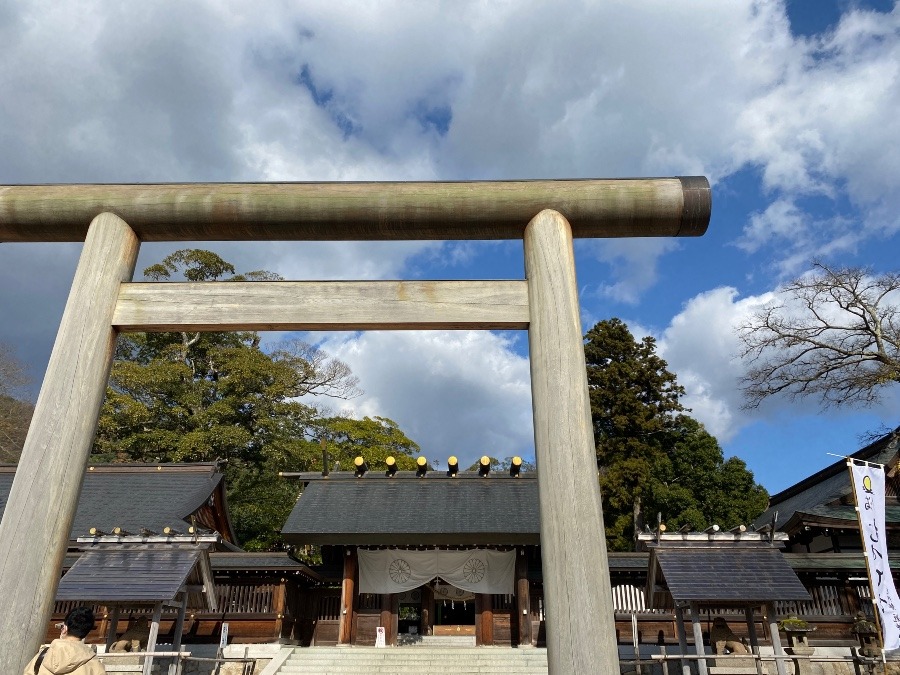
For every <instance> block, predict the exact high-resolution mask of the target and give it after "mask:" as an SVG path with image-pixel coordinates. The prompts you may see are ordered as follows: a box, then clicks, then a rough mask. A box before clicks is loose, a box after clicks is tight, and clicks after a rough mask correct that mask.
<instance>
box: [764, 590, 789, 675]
mask: <svg viewBox="0 0 900 675" xmlns="http://www.w3.org/2000/svg"><path fill="white" fill-rule="evenodd" d="M766 615H767V616H768V619H769V633H770V635H771V637H772V651H773V652H775V671H776V672H777V673H778V675H787V666H785V665H784V664H785V659H783V658H778V657H783V656H784V650H783V649H782V648H781V636H780V635H779V634H778V616H777V615H776V614H775V603H774V602H770V603H767V604H766Z"/></svg>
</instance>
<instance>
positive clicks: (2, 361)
mask: <svg viewBox="0 0 900 675" xmlns="http://www.w3.org/2000/svg"><path fill="white" fill-rule="evenodd" d="M26 381H27V378H26V377H25V369H24V368H23V367H22V364H21V363H19V361H18V360H17V359H16V358H15V357H14V356H13V354H12V351H11V350H10V349H9V347H7V346H6V345H3V344H0V396H12V394H13V392H14V391H15V390H16V389H18V388H19V387H21V386H22V385H23V384H25V383H26Z"/></svg>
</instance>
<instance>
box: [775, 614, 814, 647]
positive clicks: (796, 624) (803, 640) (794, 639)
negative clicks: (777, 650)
mask: <svg viewBox="0 0 900 675" xmlns="http://www.w3.org/2000/svg"><path fill="white" fill-rule="evenodd" d="M778 627H779V628H780V629H781V630H783V631H784V634H785V635H787V639H788V646H789V647H792V648H794V647H809V643H808V642H807V637H808V634H809V633H811V632H812V631H814V630H815V629H816V627H815V626H810V625H809V621H806V620H805V619H801V618H800V617H799V616H797V615H796V614H791V615H790V616H789V617H787V618H785V619H782V620H781V621H779V622H778Z"/></svg>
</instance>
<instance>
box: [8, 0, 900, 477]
mask: <svg viewBox="0 0 900 675" xmlns="http://www.w3.org/2000/svg"><path fill="white" fill-rule="evenodd" d="M898 38H900V9H897V8H895V7H894V5H893V3H890V2H884V1H879V2H875V1H871V2H862V1H860V2H849V1H827V0H815V1H813V0H806V1H793V2H776V1H771V2H751V1H749V0H748V1H735V2H721V0H695V1H693V2H684V3H673V2H668V1H664V0H653V1H651V0H647V1H645V2H625V1H624V0H622V1H614V2H602V3H601V2H562V3H541V2H528V1H527V0H521V1H517V2H493V3H483V2H474V1H473V2H467V1H465V0H459V1H457V2H453V3H448V2H417V3H411V2H400V1H398V2H389V1H387V0H385V1H384V2H377V3H375V2H370V3H335V2H304V3H289V2H277V3H275V2H273V3H269V4H267V5H266V6H265V9H264V10H260V9H251V8H249V6H247V5H246V3H237V2H202V1H198V2H194V3H182V2H157V3H142V4H137V3H105V2H90V1H88V2H78V3H75V2H40V1H38V2H30V3H15V2H3V1H2V0H0V81H2V82H3V83H4V85H3V92H4V93H3V98H2V103H0V184H15V183H49V182H93V181H98V182H114V183H116V182H122V183H124V182H141V181H162V182H177V181H244V180H251V181H267V180H279V181H280V180H304V181H317V180H321V181H326V180H328V181H330V180H460V179H465V180H472V179H515V178H579V177H621V176H674V175H706V176H708V177H709V179H710V181H711V183H712V185H713V217H712V222H711V224H710V228H709V231H708V233H707V234H706V235H705V236H704V237H702V238H698V239H679V240H666V239H641V240H603V241H579V242H577V245H576V257H577V265H578V279H579V286H580V291H581V303H582V314H583V317H582V319H583V324H584V328H585V330H587V329H588V328H589V327H590V326H591V325H593V323H594V322H596V321H598V320H600V319H602V318H605V317H610V316H618V317H620V318H622V319H623V320H625V321H626V322H627V323H628V324H629V325H630V326H631V327H632V329H633V330H634V332H635V333H636V334H638V335H639V336H640V335H644V334H651V335H653V336H654V337H656V338H657V340H658V341H659V347H660V352H661V354H662V355H663V356H664V357H665V358H666V359H667V360H668V362H669V364H670V367H671V369H672V370H673V371H675V372H676V373H677V375H678V377H679V380H680V382H681V383H682V384H683V385H684V386H685V387H686V389H687V391H688V395H687V397H686V399H685V403H686V405H688V406H689V407H690V408H692V410H693V411H694V414H695V416H696V417H698V419H700V420H701V421H702V422H703V423H704V424H706V426H707V428H709V429H710V431H712V432H713V433H714V434H715V435H716V436H717V437H718V438H719V439H720V442H721V443H722V445H723V447H724V449H725V451H726V454H728V455H737V456H739V457H741V458H742V459H744V460H745V461H746V462H747V463H748V464H749V466H750V468H751V469H752V470H753V471H754V472H755V474H756V476H757V478H758V480H759V481H760V482H761V483H762V484H763V485H765V487H766V488H767V489H769V490H770V491H771V492H777V491H779V490H781V489H783V488H785V487H787V486H788V485H790V484H791V483H793V482H794V481H796V480H799V479H800V478H802V477H804V476H805V475H808V474H809V473H811V472H813V471H816V470H818V469H820V468H822V467H823V466H825V465H827V464H830V463H831V462H832V461H833V460H834V458H833V457H829V456H828V455H827V454H826V453H828V452H834V453H847V452H850V451H852V450H854V449H856V448H858V447H859V446H860V445H861V440H860V435H861V434H863V433H865V432H867V431H871V430H873V429H876V428H879V427H881V426H889V427H894V426H896V425H897V414H896V411H897V409H898V403H900V399H898V394H897V391H896V390H888V391H887V392H886V395H885V399H884V401H883V402H882V404H881V405H879V406H876V407H873V408H871V409H868V410H863V411H854V410H850V411H840V412H835V411H829V412H828V413H827V414H822V412H821V411H820V410H819V407H818V404H817V403H816V402H815V401H800V402H791V401H787V400H779V401H771V402H769V403H767V404H766V405H764V406H762V407H761V408H760V409H758V410H755V411H745V410H742V409H741V398H740V394H739V391H738V389H737V380H738V378H739V376H740V374H741V373H742V372H743V368H744V365H743V364H741V363H740V361H739V360H737V359H736V358H735V355H736V352H737V350H738V344H737V341H736V338H735V334H734V326H735V325H737V324H738V323H740V320H741V318H742V317H746V316H747V315H748V314H749V313H751V312H752V311H754V309H756V308H758V307H760V306H761V304H762V303H764V302H766V301H767V300H770V299H772V298H776V297H777V294H778V292H779V288H780V286H781V284H783V283H784V282H785V281H787V280H789V279H790V278H792V277H794V276H796V275H799V274H802V273H803V272H805V271H806V270H808V269H809V263H810V261H811V260H812V259H813V258H820V259H822V260H824V261H826V262H829V263H833V264H836V265H859V266H870V267H872V268H873V269H874V270H875V271H886V270H896V269H897V266H896V265H897V264H896V251H897V250H898V243H900V242H898V232H900V217H898V215H897V214H898V213H900V196H898V192H897V190H896V183H897V178H898V176H900V155H898V154H897V153H896V152H895V148H896V147H897V141H898V138H900V121H898V119H900V116H898V115H897V110H898V109H900V39H898ZM208 247H209V248H213V249H214V250H216V251H217V252H219V253H220V254H221V255H223V257H225V258H227V259H229V260H231V261H232V262H234V263H235V264H236V266H237V267H238V268H239V269H241V270H251V269H260V268H265V269H269V270H272V271H275V272H278V273H280V274H282V275H283V276H284V277H286V278H293V279H396V278H434V279H441V278H521V277H522V275H523V264H522V248H521V244H520V243H519V242H473V243H458V242H457V243H441V242H396V243H383V244H374V245H373V244H371V243H349V244H343V243H341V244H338V243H336V244H326V243H317V244H301V243H293V244H281V243H267V242H261V243H256V244H234V243H221V244H216V245H208ZM79 249H80V246H79V245H75V244H66V245H28V244H2V245H0V342H3V343H5V344H8V345H9V346H11V347H12V348H13V349H14V351H15V353H16V355H17V356H18V357H19V358H20V359H21V360H23V361H24V362H25V363H26V364H27V365H28V366H29V369H30V372H31V375H32V378H33V379H34V380H35V382H36V383H37V382H39V381H40V378H41V376H42V374H43V370H44V368H45V367H46V361H47V358H48V357H49V352H50V348H51V346H52V341H53V337H54V334H55V330H56V326H57V324H58V321H59V317H60V315H61V312H62V307H63V304H64V302H65V297H66V293H67V289H68V285H69V282H70V280H71V276H72V273H73V270H74V266H75V263H76V261H77V256H78V252H79ZM173 249H174V247H172V246H164V245H158V244H156V245H145V246H144V247H143V248H142V252H141V259H140V261H139V269H142V268H143V267H144V266H146V265H148V264H150V263H152V262H154V261H156V260H158V259H159V258H161V257H162V256H164V255H166V254H167V253H168V252H170V251H171V250H173ZM282 337H284V336H275V335H272V336H267V339H268V340H269V341H275V340H277V339H280V338H282ZM306 337H307V338H308V339H310V340H312V341H315V342H318V343H320V344H321V346H322V347H323V348H325V349H326V350H328V351H329V352H330V353H332V354H334V355H336V356H338V357H339V358H342V359H343V360H345V361H346V362H347V363H348V364H350V365H351V367H352V368H353V370H354V372H355V373H356V374H357V375H358V376H359V377H360V380H361V385H362V387H363V389H364V390H365V392H366V393H365V394H364V395H363V396H361V397H359V398H358V399H354V400H353V401H349V402H338V403H335V402H332V403H330V405H331V407H332V409H333V410H335V411H346V412H348V413H352V414H357V415H366V414H367V415H374V414H379V415H384V416H388V417H391V418H393V419H395V420H396V421H397V422H399V423H400V425H401V427H403V428H404V429H405V430H406V431H407V432H408V433H409V435H410V436H412V437H413V438H415V439H416V440H417V441H418V442H419V443H420V444H421V445H422V447H423V448H424V451H425V454H426V455H427V456H428V457H429V458H430V459H433V460H435V459H436V460H440V461H441V462H442V463H443V462H445V461H446V457H447V455H449V454H457V455H459V456H460V457H461V458H462V459H463V461H466V462H467V461H470V460H473V459H474V458H475V457H477V456H480V455H481V454H484V453H488V454H492V455H497V456H501V457H502V456H506V455H511V454H515V453H522V454H526V455H529V454H531V453H532V450H531V409H530V405H531V404H530V393H529V391H530V390H529V386H530V385H529V381H528V364H527V357H526V354H527V340H526V337H525V336H524V335H523V334H517V333H498V334H494V333H467V332H453V333H384V332H379V333H365V334H340V333H338V334H327V335H323V334H316V335H309V336H306ZM36 386H37V384H35V387H36ZM323 403H324V404H326V405H329V403H328V402H323Z"/></svg>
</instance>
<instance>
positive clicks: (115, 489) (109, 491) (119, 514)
mask: <svg viewBox="0 0 900 675" xmlns="http://www.w3.org/2000/svg"><path fill="white" fill-rule="evenodd" d="M14 475H15V466H9V465H6V466H0V517H2V514H3V510H4V509H5V508H6V502H7V499H8V497H9V491H10V489H11V487H12V483H13V478H14ZM222 478H223V476H222V474H221V473H220V472H219V471H218V469H217V467H216V465H215V464H213V463H197V464H160V465H155V464H153V465H148V464H106V465H96V466H92V467H90V468H89V469H88V471H87V472H86V473H85V476H84V484H83V487H82V490H81V496H80V498H79V501H78V509H77V511H76V513H75V520H74V522H73V523H72V530H71V534H70V537H69V538H70V539H72V540H74V539H77V538H78V537H84V536H88V533H89V531H90V529H91V528H92V527H95V528H97V529H99V530H100V531H102V532H112V530H113V528H116V527H121V528H122V529H123V530H125V531H126V532H130V533H133V534H138V533H140V532H141V530H142V529H147V530H151V531H154V532H162V530H163V528H164V527H166V526H169V527H174V528H176V529H178V530H182V531H183V530H185V529H186V528H187V526H188V525H189V524H190V523H189V519H190V517H191V515H193V514H195V513H196V512H198V511H199V510H200V509H202V508H203V507H205V506H208V505H210V503H211V502H217V508H218V509H219V511H220V512H221V514H220V519H224V522H225V523H227V512H225V507H224V503H218V502H221V501H222V498H223V496H224V495H223V494H218V493H217V489H218V488H219V485H220V483H222ZM32 489H40V484H39V483H37V484H35V485H33V486H32ZM198 525H200V526H201V527H204V528H205V529H212V528H211V527H210V523H198ZM230 529H231V528H230V526H228V525H220V529H219V532H220V534H222V536H223V537H224V538H225V539H226V540H232V541H233V539H234V537H233V533H232V532H231V531H230ZM222 530H225V531H222Z"/></svg>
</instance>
